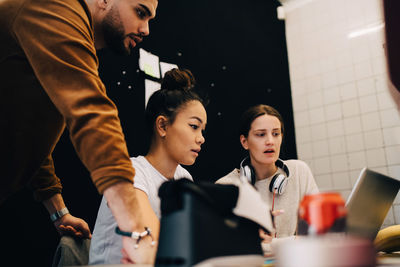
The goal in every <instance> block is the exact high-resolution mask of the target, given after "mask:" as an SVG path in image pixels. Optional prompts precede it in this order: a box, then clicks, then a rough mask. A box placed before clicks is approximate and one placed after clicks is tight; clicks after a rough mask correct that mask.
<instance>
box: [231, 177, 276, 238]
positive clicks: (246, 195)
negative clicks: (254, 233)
mask: <svg viewBox="0 0 400 267" xmlns="http://www.w3.org/2000/svg"><path fill="white" fill-rule="evenodd" d="M237 186H238V187H239V197H238V200H237V203H236V207H235V209H234V210H233V213H234V214H236V215H238V216H241V217H245V218H247V219H250V220H252V221H254V222H256V223H258V224H259V225H262V226H263V227H264V228H265V229H267V230H268V231H269V232H270V233H273V232H274V230H275V228H274V225H273V223H272V216H271V213H270V212H269V210H270V207H268V206H267V204H266V203H265V202H264V200H263V199H262V198H261V195H260V193H259V192H258V191H257V190H256V189H255V188H254V187H253V186H252V185H250V183H248V182H241V183H239V184H237Z"/></svg>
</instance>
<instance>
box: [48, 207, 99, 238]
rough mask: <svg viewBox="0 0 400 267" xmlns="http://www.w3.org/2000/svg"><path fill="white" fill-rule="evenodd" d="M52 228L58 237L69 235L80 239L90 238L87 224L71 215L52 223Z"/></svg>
mask: <svg viewBox="0 0 400 267" xmlns="http://www.w3.org/2000/svg"><path fill="white" fill-rule="evenodd" d="M54 226H55V227H56V229H57V231H58V232H59V233H60V235H71V236H75V237H81V238H92V234H91V233H90V229H89V226H88V224H87V223H86V222H85V221H84V220H82V219H80V218H77V217H74V216H72V215H71V214H69V213H68V214H65V215H64V216H62V217H61V218H60V219H59V220H57V221H55V222H54Z"/></svg>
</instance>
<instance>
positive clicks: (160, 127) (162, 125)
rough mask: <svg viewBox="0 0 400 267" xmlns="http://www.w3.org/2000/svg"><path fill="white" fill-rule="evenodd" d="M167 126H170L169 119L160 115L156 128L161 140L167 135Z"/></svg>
mask: <svg viewBox="0 0 400 267" xmlns="http://www.w3.org/2000/svg"><path fill="white" fill-rule="evenodd" d="M167 125H168V119H167V117H165V116H163V115H160V116H158V117H157V118H156V121H155V127H156V131H157V133H158V135H159V136H160V137H161V138H164V137H165V136H166V135H167Z"/></svg>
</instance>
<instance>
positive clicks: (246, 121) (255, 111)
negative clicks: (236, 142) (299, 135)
mask: <svg viewBox="0 0 400 267" xmlns="http://www.w3.org/2000/svg"><path fill="white" fill-rule="evenodd" d="M265 114H267V115H271V116H274V117H277V118H278V120H279V121H280V122H281V132H282V134H283V133H284V130H285V125H284V124H283V119H282V116H281V114H279V112H278V111H277V110H276V109H274V108H273V107H271V106H268V105H262V104H260V105H256V106H252V107H250V108H249V109H247V110H246V111H245V112H244V113H243V115H242V118H241V120H240V128H239V135H244V136H245V137H246V138H247V136H248V135H249V131H250V128H251V124H252V123H253V121H254V120H255V119H257V118H258V117H260V116H262V115H265Z"/></svg>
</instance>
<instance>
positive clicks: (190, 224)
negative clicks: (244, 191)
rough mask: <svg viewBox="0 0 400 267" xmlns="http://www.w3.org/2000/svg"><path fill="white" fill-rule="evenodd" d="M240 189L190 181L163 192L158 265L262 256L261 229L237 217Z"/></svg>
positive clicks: (164, 188) (167, 186) (176, 183)
mask: <svg viewBox="0 0 400 267" xmlns="http://www.w3.org/2000/svg"><path fill="white" fill-rule="evenodd" d="M238 194H239V191H238V188H237V187H236V186H234V185H216V184H213V183H208V182H207V183H205V182H204V183H199V184H195V183H193V182H191V181H190V180H188V179H180V180H178V181H168V182H165V183H164V184H163V185H162V186H161V187H160V190H159V196H160V198H161V229H160V237H159V245H158V251H157V256H156V266H193V265H194V264H197V263H199V262H201V261H204V260H206V259H209V258H213V257H220V256H237V255H262V248H261V240H260V237H259V233H258V229H259V228H260V226H259V225H258V224H257V223H255V222H253V221H251V220H248V219H245V218H242V217H239V216H236V215H234V214H233V213H232V209H233V208H234V207H235V206H236V201H237V198H238Z"/></svg>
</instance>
